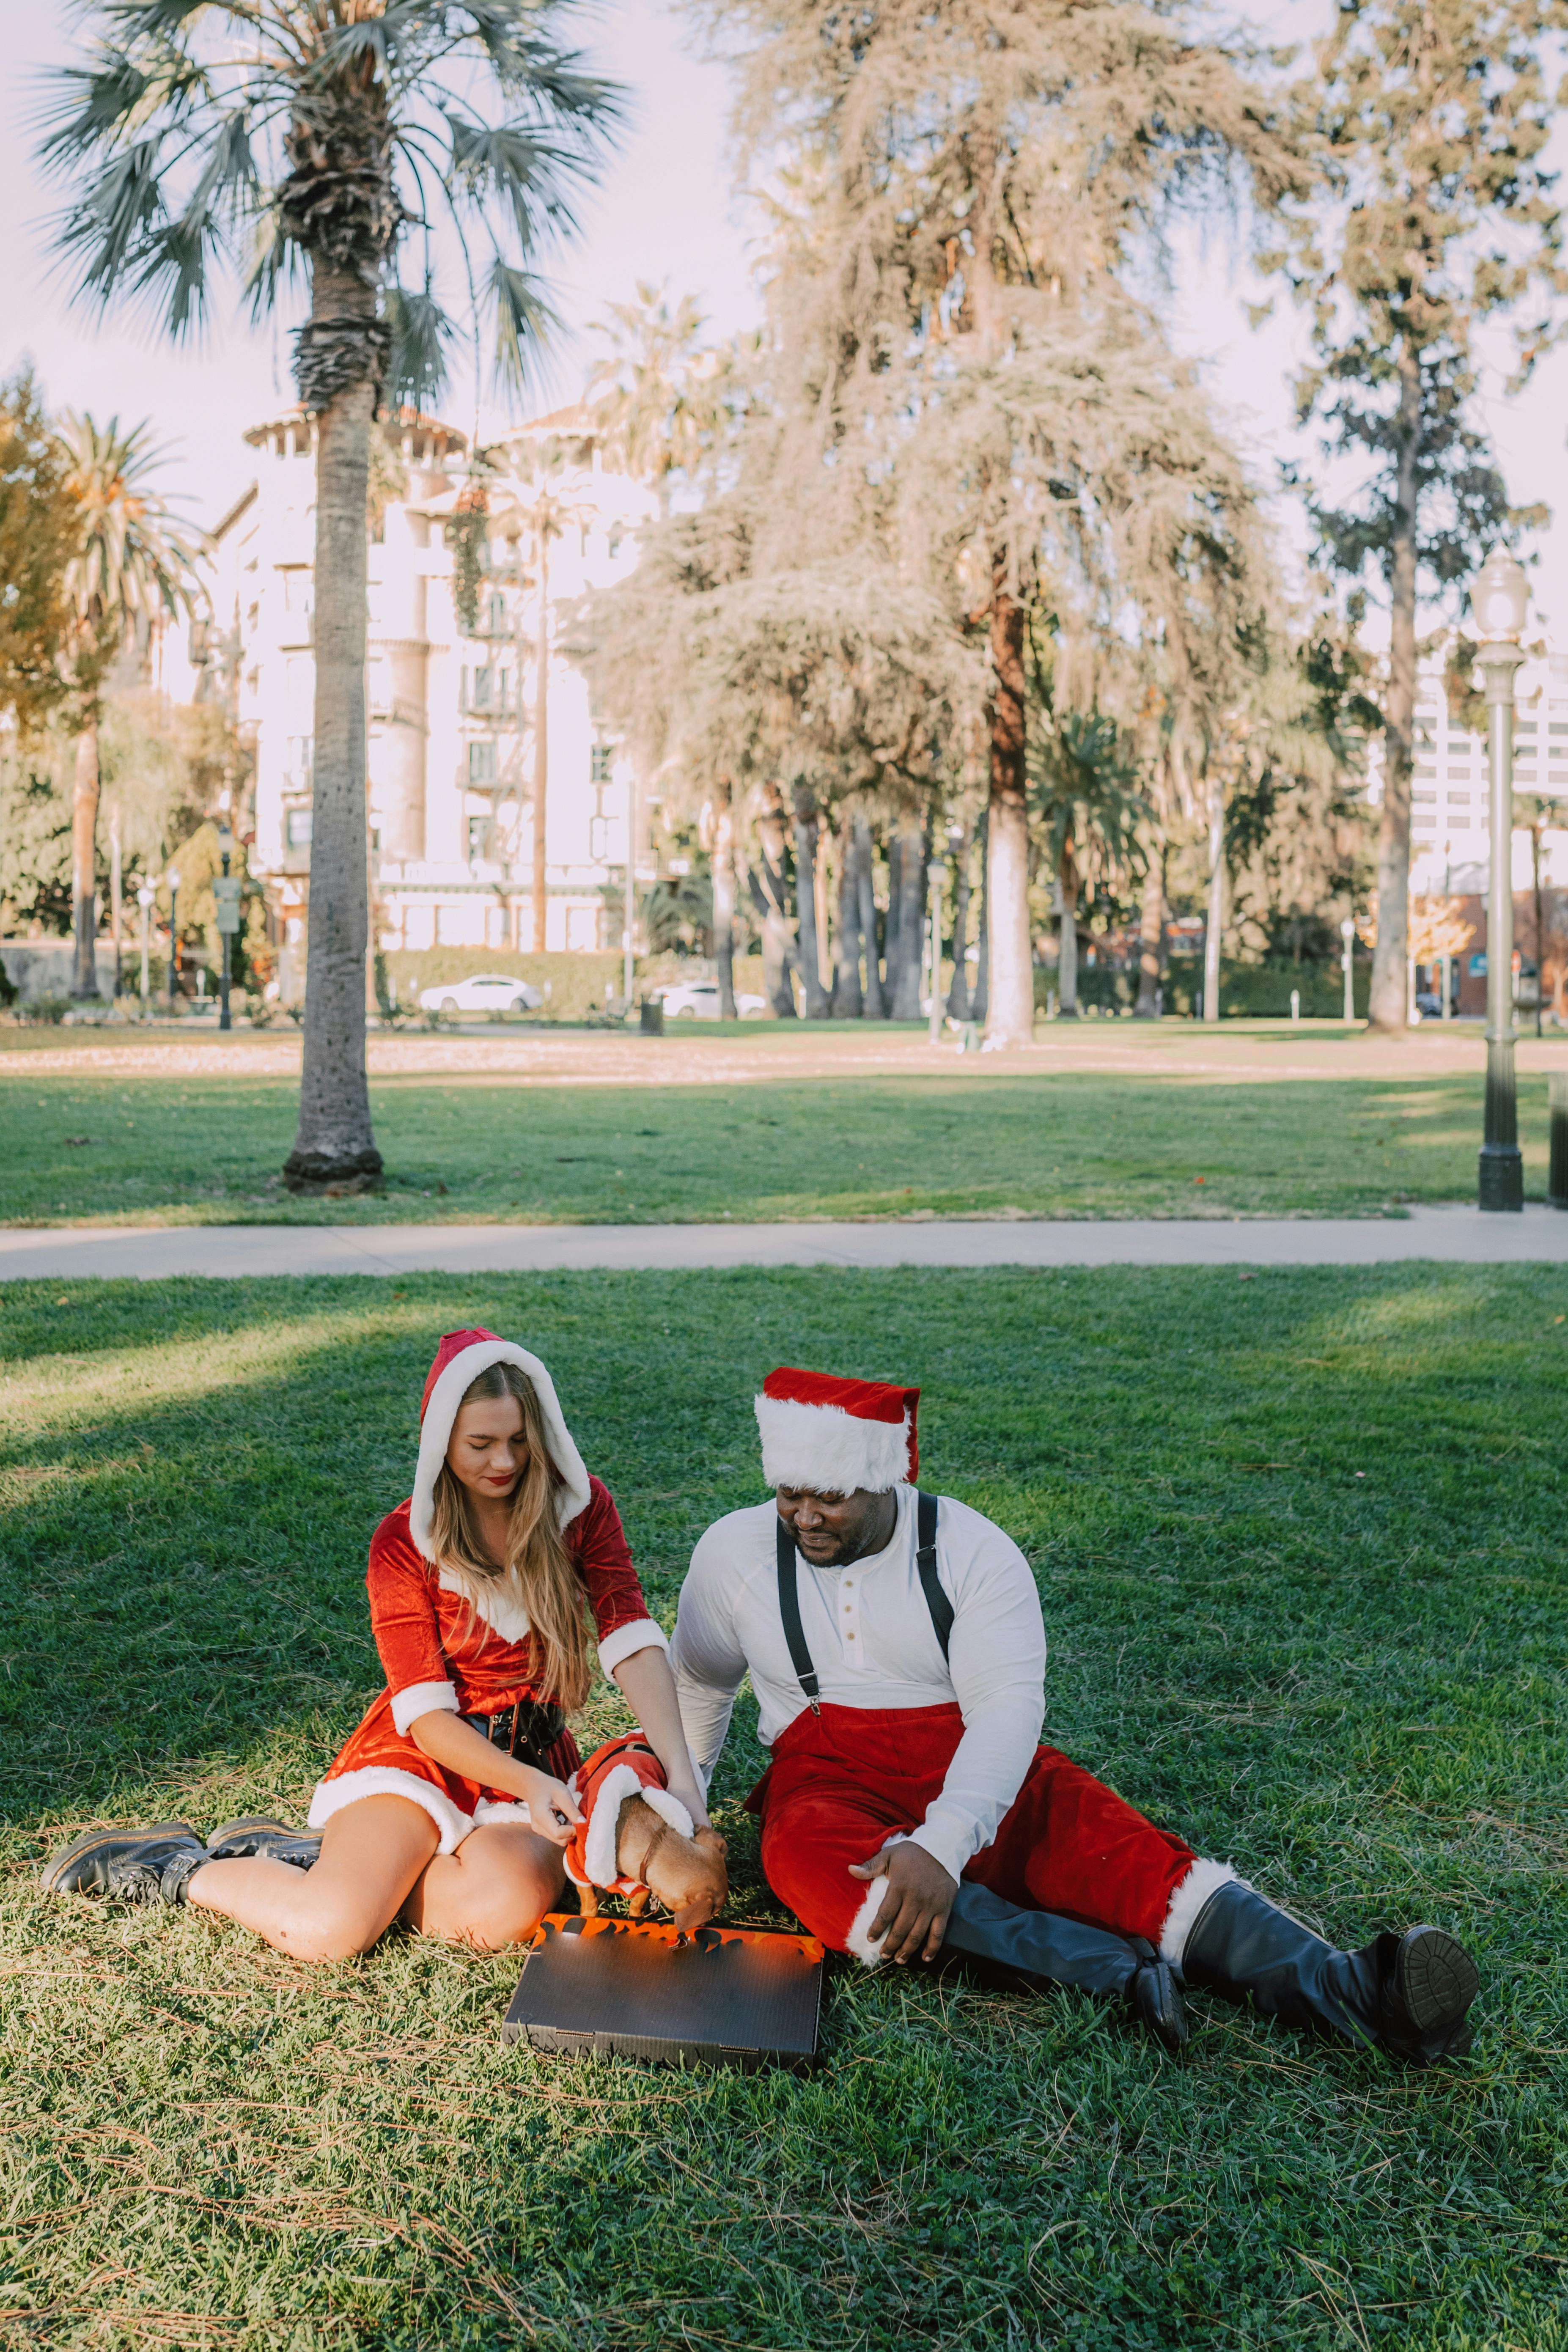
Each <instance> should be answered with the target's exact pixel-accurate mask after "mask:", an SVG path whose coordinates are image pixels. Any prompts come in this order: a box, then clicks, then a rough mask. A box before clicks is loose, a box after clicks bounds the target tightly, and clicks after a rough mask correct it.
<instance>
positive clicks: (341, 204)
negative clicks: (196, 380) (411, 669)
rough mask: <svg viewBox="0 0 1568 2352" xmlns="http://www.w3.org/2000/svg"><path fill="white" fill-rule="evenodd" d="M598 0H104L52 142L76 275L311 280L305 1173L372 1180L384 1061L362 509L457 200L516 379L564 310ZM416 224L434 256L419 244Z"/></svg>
mask: <svg viewBox="0 0 1568 2352" xmlns="http://www.w3.org/2000/svg"><path fill="white" fill-rule="evenodd" d="M578 13H579V12H578V9H577V6H576V0H466V5H464V4H463V0H99V5H96V6H95V7H93V8H91V9H90V10H89V12H88V18H87V21H88V24H89V27H90V45H89V49H88V53H87V55H86V56H85V58H84V59H83V60H82V62H80V63H79V64H73V65H71V66H69V67H68V68H64V69H62V71H61V72H60V73H59V74H58V75H57V77H56V79H55V96H54V103H53V111H52V120H51V121H50V124H49V127H48V129H47V136H46V138H45V142H44V150H43V152H44V156H45V160H46V162H47V164H48V165H49V166H50V167H51V168H52V169H53V171H54V172H55V173H56V174H57V175H58V178H59V179H60V180H61V182H62V183H63V184H65V186H66V190H67V194H66V202H65V206H64V209H63V211H62V213H61V215H60V217H59V221H58V231H57V237H58V246H59V249H60V251H61V253H62V255H63V257H64V258H65V260H66V262H67V264H68V267H69V268H70V270H71V272H72V274H73V276H74V278H75V280H76V283H77V286H78V288H79V290H80V292H81V294H82V295H83V296H84V297H85V298H86V299H89V300H90V301H93V302H95V303H97V304H99V305H100V306H103V305H107V304H109V303H110V302H111V301H121V300H132V301H134V300H137V299H142V300H143V301H144V302H146V303H147V304H150V305H151V306H152V308H153V310H154V312H155V313H156V314H157V315H158V316H159V318H160V319H161V320H162V322H163V325H164V326H165V327H166V329H167V331H169V333H170V334H171V335H173V336H174V337H175V338H176V339H180V338H183V337H184V336H185V335H186V334H187V333H189V332H191V331H193V330H194V329H195V328H196V327H197V326H198V325H199V324H200V323H201V322H202V320H204V318H205V314H206V312H207V310H208V308H209V305H210V302H211V299H212V291H213V281H214V278H215V277H217V276H219V275H221V274H223V273H224V272H226V271H233V272H237V274H238V275H239V277H240V278H242V280H243V283H244V286H245V289H246V291H247V295H248V298H249V301H250V306H251V310H252V314H253V315H254V316H257V317H263V316H266V315H268V313H270V312H271V311H272V310H274V309H275V308H277V307H278V306H279V304H280V303H281V302H282V301H283V299H284V298H285V293H286V289H288V287H289V282H290V280H291V279H293V278H296V277H299V278H302V279H303V281H304V284H303V292H304V299H305V306H306V313H307V315H306V317H305V320H304V323H303V324H302V325H301V326H300V328H299V329H298V331H297V332H296V336H295V356H294V373H295V381H296V383H298V385H299V390H300V400H301V402H302V404H303V405H304V407H305V408H306V410H307V411H308V412H309V413H310V416H311V417H312V419H313V420H314V425H315V442H316V550H315V661H316V687H315V748H314V820H313V826H312V834H311V848H310V942H309V950H308V961H307V972H306V998H305V1025H304V1067H303V1075H302V1082H301V1087H300V1125H299V1132H298V1135H297V1137H296V1139H295V1144H294V1149H293V1150H292V1152H291V1153H290V1154H289V1159H288V1160H287V1162H286V1163H285V1169H284V1175H285V1181H287V1182H288V1183H289V1185H290V1186H291V1187H292V1188H294V1189H296V1190H320V1189H321V1188H323V1187H325V1186H327V1185H331V1186H332V1187H334V1188H351V1187H359V1186H364V1185H368V1184H373V1183H374V1182H376V1181H378V1180H379V1178H380V1175H381V1169H382V1160H381V1154H380V1152H379V1151H378V1150H376V1148H375V1140H374V1134H373V1132H372V1129H371V1118H370V1100H369V1092H368V1088H367V1086H366V1082H365V1053H364V1003H365V958H366V952H367V949H368V944H369V942H368V923H369V907H368V833H367V811H366V776H365V691H364V688H365V677H364V666H365V587H366V555H365V548H366V513H367V494H368V486H369V474H370V459H371V434H372V427H373V424H374V417H375V414H376V410H377V407H378V405H379V404H381V403H382V402H383V401H387V402H390V403H394V404H395V403H397V402H400V401H405V400H408V401H413V402H416V403H420V402H426V403H427V402H428V401H430V400H431V399H432V398H433V397H434V396H435V394H437V392H438V391H439V389H440V387H441V384H442V382H443V380H444V376H445V372H446V366H445V362H446V350H447V344H448V342H449V341H450V338H451V335H452V332H453V326H452V321H451V320H450V319H449V317H448V315H447V311H446V310H445V309H444V308H443V306H442V302H441V299H440V298H439V296H438V293H437V283H436V273H435V252H434V244H433V229H434V226H435V225H436V222H437V215H438V214H440V213H443V212H444V214H445V215H446V216H447V218H449V220H450V221H451V222H452V224H453V225H454V226H455V227H456V230H457V233H458V237H459V239H460V241H461V245H462V250H463V255H464V259H465V261H466V263H467V278H468V284H469V285H470V286H471V287H474V286H477V287H478V288H479V289H482V294H483V298H484V299H486V301H487V302H488V306H489V311H490V313H491V315H492V317H493V320H494V330H495V343H494V348H495V358H496V367H497V371H498V374H499V376H500V380H501V381H502V383H505V384H510V385H511V386H514V387H516V386H520V385H521V381H522V378H523V375H524V373H525V366H526V362H527V361H528V359H529V356H530V353H531V347H532V345H533V344H534V343H535V342H536V341H537V339H538V337H539V336H540V334H541V331H542V328H543V327H544V325H545V323H546V320H547V313H546V310H545V309H544V306H543V304H542V299H541V296H540V293H539V289H538V287H537V284H536V282H535V279H534V278H533V277H532V276H531V274H530V270H529V268H528V264H529V261H530V259H531V257H532V256H533V255H534V254H535V253H536V252H537V250H538V248H539V247H540V245H541V243H542V241H544V240H545V239H547V238H549V237H550V236H554V235H557V234H560V233H561V232H563V231H565V230H567V229H569V228H570V227H571V226H573V222H572V215H571V195H572V191H573V189H574V186H575V185H577V184H581V183H583V182H584V180H585V179H587V178H588V177H589V176H591V174H592V173H593V171H594V169H595V165H596V163H597V162H598V160H599V158H600V156H601V155H602V153H603V152H604V148H605V142H606V139H607V137H608V136H609V134H610V132H611V131H613V129H614V126H615V124H616V120H617V116H618V97H617V93H616V90H615V89H614V88H613V87H612V85H611V84H609V83H608V82H606V81H605V80H604V79H602V78H601V77H600V76H598V75H597V74H595V73H594V72H592V71H590V70H589V69H588V68H587V66H586V64H585V62H584V59H583V58H582V56H581V55H580V53H579V52H578V51H577V50H576V49H574V47H571V46H569V44H568V42H567V39H566V35H567V33H568V31H569V28H570V26H571V25H572V23H573V21H574V16H576V15H577V14H578ZM410 247H412V256H411V259H412V265H413V266H412V268H411V269H410V272H409V275H408V276H407V277H406V278H405V277H403V276H400V274H399V267H398V264H399V257H400V255H401V254H402V253H403V252H405V250H407V249H408V248H410Z"/></svg>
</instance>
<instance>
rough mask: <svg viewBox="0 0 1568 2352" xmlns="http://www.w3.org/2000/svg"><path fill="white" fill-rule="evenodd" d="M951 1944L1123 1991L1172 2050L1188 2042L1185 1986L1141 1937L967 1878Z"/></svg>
mask: <svg viewBox="0 0 1568 2352" xmlns="http://www.w3.org/2000/svg"><path fill="white" fill-rule="evenodd" d="M950 1952H951V1953H955V1954H962V1955H963V1958H966V1959H976V1960H983V1961H985V1962H987V1963H989V1964H990V1965H991V1966H992V1967H994V1968H999V1969H1007V1970H1010V1971H1012V1972H1013V1973H1015V1974H1016V1975H1019V1976H1024V1977H1028V1978H1032V1979H1035V1980H1036V1981H1039V1980H1041V1979H1044V1980H1046V1981H1047V1982H1048V1983H1051V1984H1070V1985H1079V1986H1080V1987H1081V1988H1082V1990H1084V1991H1085V1992H1116V1993H1120V1994H1121V1997H1122V1999H1123V2000H1125V2001H1126V2003H1127V2005H1128V2007H1129V2009H1131V2011H1132V2014H1133V2015H1134V2017H1136V2018H1137V2019H1139V2021H1141V2022H1142V2024H1143V2025H1144V2026H1146V2027H1147V2028H1148V2030H1149V2032H1151V2033H1152V2035H1153V2036H1154V2039H1155V2040H1156V2042H1163V2045H1164V2047H1165V2048H1166V2049H1167V2050H1180V2049H1182V2048H1183V2047H1184V2044H1185V2042H1186V2039H1187V2012H1186V2010H1185V2009H1184V2006H1183V2003H1182V1992H1181V1987H1180V1986H1179V1985H1178V1983H1177V1982H1176V1979H1175V1977H1174V1975H1173V1973H1172V1971H1171V1969H1169V1968H1168V1967H1167V1966H1166V1964H1165V1962H1164V1961H1163V1959H1162V1958H1160V1956H1159V1954H1158V1952H1156V1951H1155V1949H1154V1948H1153V1946H1152V1944H1146V1943H1145V1942H1144V1941H1143V1939H1142V1937H1131V1938H1129V1937H1125V1936H1117V1935H1113V1934H1112V1933H1111V1931H1110V1928H1109V1927H1085V1926H1084V1924H1083V1922H1082V1921H1081V1920H1079V1919H1068V1918H1064V1917H1063V1916H1062V1915H1061V1914H1060V1913H1059V1912H1056V1911H1026V1910H1023V1909H1021V1908H1020V1906H1018V1905H1017V1904H1016V1903H1006V1902H1004V1900H1003V1898H1002V1897H1001V1895H993V1894H992V1892H991V1890H990V1888H989V1887H987V1886H977V1885H974V1883H973V1880H971V1879H967V1878H964V1879H961V1880H960V1881H959V1886H958V1894H957V1895H956V1896H955V1898H954V1901H953V1906H952V1911H951V1912H950V1913H949V1914H948V1921H947V1933H946V1935H945V1937H943V1939H942V1953H943V1956H944V1957H945V1956H946V1955H947V1954H948V1953H950Z"/></svg>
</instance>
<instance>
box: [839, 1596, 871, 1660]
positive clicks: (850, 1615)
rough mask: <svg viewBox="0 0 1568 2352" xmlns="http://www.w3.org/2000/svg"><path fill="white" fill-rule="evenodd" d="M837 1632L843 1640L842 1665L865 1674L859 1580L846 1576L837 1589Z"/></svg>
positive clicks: (864, 1647) (864, 1645) (864, 1646)
mask: <svg viewBox="0 0 1568 2352" xmlns="http://www.w3.org/2000/svg"><path fill="white" fill-rule="evenodd" d="M838 1631H839V1633H841V1634H842V1636H843V1639H844V1663H845V1664H846V1665H847V1666H853V1667H855V1668H856V1669H857V1670H858V1672H859V1673H861V1674H864V1673H865V1672H866V1670H867V1669H866V1641H865V1634H864V1632H863V1630H862V1628H861V1623H860V1579H859V1578H858V1576H846V1577H843V1578H841V1579H840V1581H839V1587H838Z"/></svg>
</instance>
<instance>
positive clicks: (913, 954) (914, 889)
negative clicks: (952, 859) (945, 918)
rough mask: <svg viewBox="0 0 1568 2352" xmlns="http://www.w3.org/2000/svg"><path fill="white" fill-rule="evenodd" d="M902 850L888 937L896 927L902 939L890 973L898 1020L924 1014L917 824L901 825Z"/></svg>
mask: <svg viewBox="0 0 1568 2352" xmlns="http://www.w3.org/2000/svg"><path fill="white" fill-rule="evenodd" d="M896 846H897V849H898V852H899V892H898V898H897V901H896V903H895V902H893V901H892V900H889V907H888V938H889V946H890V943H891V940H892V938H893V933H894V930H895V929H897V932H898V940H899V961H898V971H897V975H896V976H895V975H894V974H893V973H892V972H889V982H890V986H891V994H892V1000H893V1002H892V1007H891V1018H892V1019H893V1020H895V1021H918V1020H919V1019H920V1017H921V929H922V927H923V926H922V918H923V917H924V914H925V835H924V833H923V831H922V830H921V827H920V826H919V825H918V824H908V823H906V824H902V825H900V828H899V835H898V841H897V843H896Z"/></svg>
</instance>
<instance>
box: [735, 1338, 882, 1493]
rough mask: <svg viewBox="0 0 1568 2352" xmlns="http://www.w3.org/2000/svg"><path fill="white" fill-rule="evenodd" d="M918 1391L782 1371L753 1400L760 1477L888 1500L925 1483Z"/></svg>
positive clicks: (777, 1369) (770, 1376) (776, 1482)
mask: <svg viewBox="0 0 1568 2352" xmlns="http://www.w3.org/2000/svg"><path fill="white" fill-rule="evenodd" d="M920 1395H921V1392H920V1391H919V1389H904V1388H894V1387H891V1386H890V1385H889V1383H888V1382H887V1381H847V1380H838V1379H836V1378H835V1376H834V1375H833V1374H832V1373H831V1372H806V1371H801V1370H796V1369H795V1367H794V1366H792V1365H789V1364H779V1365H777V1366H775V1368H774V1369H773V1371H771V1372H770V1373H769V1374H768V1376H767V1379H766V1380H765V1381H763V1386H762V1392H761V1394H760V1395H759V1396H758V1397H757V1398H756V1400H755V1403H756V1412H757V1428H758V1430H759V1431H760V1433H761V1434H762V1441H763V1475H764V1476H765V1478H766V1479H767V1482H768V1484H769V1486H808V1487H810V1488H811V1489H812V1490H813V1491H814V1492H815V1493H817V1494H824V1495H826V1494H835V1495H848V1494H853V1493H854V1491H855V1489H856V1488H857V1487H864V1488H865V1489H866V1490H867V1492H868V1493H869V1494H873V1495H885V1494H886V1493H887V1492H888V1490H889V1487H892V1486H913V1485H914V1483H915V1480H916V1479H917V1478H918V1476H919V1475H920V1466H921V1455H920V1446H919V1444H918V1442H917V1438H916V1432H915V1413H916V1409H917V1407H918V1406H919V1403H920Z"/></svg>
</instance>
